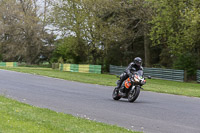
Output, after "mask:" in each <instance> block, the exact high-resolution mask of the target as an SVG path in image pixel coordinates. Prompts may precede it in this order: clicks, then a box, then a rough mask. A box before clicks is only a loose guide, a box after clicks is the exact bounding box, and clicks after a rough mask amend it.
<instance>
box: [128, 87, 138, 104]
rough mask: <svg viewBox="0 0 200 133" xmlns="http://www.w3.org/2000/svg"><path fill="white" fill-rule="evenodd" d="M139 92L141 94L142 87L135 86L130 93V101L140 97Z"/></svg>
mask: <svg viewBox="0 0 200 133" xmlns="http://www.w3.org/2000/svg"><path fill="white" fill-rule="evenodd" d="M139 94H140V87H135V88H134V89H133V90H131V91H130V92H129V93H128V101H129V102H134V101H135V100H136V99H137V98H138V96H139Z"/></svg>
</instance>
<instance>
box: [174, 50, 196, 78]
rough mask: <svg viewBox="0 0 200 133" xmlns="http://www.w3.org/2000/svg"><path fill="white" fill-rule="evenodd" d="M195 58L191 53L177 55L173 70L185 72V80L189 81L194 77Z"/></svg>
mask: <svg viewBox="0 0 200 133" xmlns="http://www.w3.org/2000/svg"><path fill="white" fill-rule="evenodd" d="M196 57H197V56H195V55H193V54H192V53H184V54H181V55H179V56H178V57H177V58H176V60H175V61H174V63H173V67H174V68H175V69H181V70H185V71H187V78H189V79H191V78H193V77H195V76H196V70H197V59H196Z"/></svg>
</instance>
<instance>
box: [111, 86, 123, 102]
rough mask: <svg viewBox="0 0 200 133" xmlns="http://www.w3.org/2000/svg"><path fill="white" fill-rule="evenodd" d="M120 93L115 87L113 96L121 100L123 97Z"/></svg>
mask: <svg viewBox="0 0 200 133" xmlns="http://www.w3.org/2000/svg"><path fill="white" fill-rule="evenodd" d="M118 94H119V90H118V89H116V88H115V89H114V90H113V94H112V98H113V99H114V100H119V99H120V98H121V97H120V96H119V95H118Z"/></svg>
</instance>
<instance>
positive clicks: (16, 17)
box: [0, 0, 53, 64]
mask: <svg viewBox="0 0 200 133" xmlns="http://www.w3.org/2000/svg"><path fill="white" fill-rule="evenodd" d="M35 2H36V1H32V0H26V1H25V0H16V1H13V0H6V1H4V0H1V1H0V6H1V13H0V23H1V24H2V25H1V30H0V31H1V32H0V36H1V54H2V55H3V61H26V62H27V63H29V64H33V63H37V62H38V61H39V59H40V58H39V57H40V56H41V54H42V52H43V51H46V50H51V48H49V47H51V46H52V45H49V43H50V42H51V43H52V41H53V40H52V38H53V36H52V34H48V33H47V32H45V31H43V29H44V28H43V25H42V23H41V20H40V18H39V17H38V16H37V15H38V14H37V6H36V4H35Z"/></svg>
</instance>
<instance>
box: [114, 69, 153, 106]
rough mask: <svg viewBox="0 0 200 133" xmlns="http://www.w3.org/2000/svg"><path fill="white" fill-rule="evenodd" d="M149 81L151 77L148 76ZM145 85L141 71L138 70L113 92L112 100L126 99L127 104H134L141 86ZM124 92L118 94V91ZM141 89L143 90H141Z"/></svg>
mask: <svg viewBox="0 0 200 133" xmlns="http://www.w3.org/2000/svg"><path fill="white" fill-rule="evenodd" d="M148 79H151V76H148ZM144 84H146V80H145V78H144V76H143V71H142V70H139V71H136V72H134V73H133V74H132V76H131V77H129V78H127V79H126V80H125V81H124V82H123V83H122V85H121V87H120V88H119V89H118V88H115V89H114V90H113V94H112V98H113V99H114V100H119V99H120V98H126V99H128V101H129V102H134V101H135V100H136V99H137V98H138V96H139V94H140V89H141V88H142V85H144ZM122 89H123V90H124V91H125V92H124V93H120V91H119V90H122ZM142 89H143V88H142Z"/></svg>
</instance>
